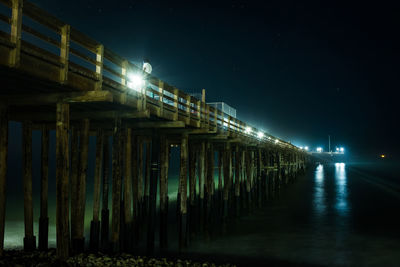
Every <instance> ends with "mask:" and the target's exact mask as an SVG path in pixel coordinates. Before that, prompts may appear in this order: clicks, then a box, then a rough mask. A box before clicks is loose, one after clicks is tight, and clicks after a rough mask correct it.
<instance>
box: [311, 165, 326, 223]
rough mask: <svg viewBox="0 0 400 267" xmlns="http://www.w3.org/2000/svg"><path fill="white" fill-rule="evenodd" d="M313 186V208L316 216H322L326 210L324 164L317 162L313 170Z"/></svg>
mask: <svg viewBox="0 0 400 267" xmlns="http://www.w3.org/2000/svg"><path fill="white" fill-rule="evenodd" d="M314 177H315V187H314V200H313V204H314V209H315V213H316V216H323V215H324V213H325V211H326V203H325V187H324V165H322V164H319V165H318V166H317V168H316V170H315V175H314Z"/></svg>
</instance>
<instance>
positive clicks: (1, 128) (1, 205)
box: [0, 106, 8, 257]
mask: <svg viewBox="0 0 400 267" xmlns="http://www.w3.org/2000/svg"><path fill="white" fill-rule="evenodd" d="M7 113H8V112H7V109H6V108H5V107H3V106H0V257H1V256H2V254H3V249H4V227H5V215H6V193H7V188H6V185H7V182H6V180H7V179H6V178H7V156H8V116H7V115H8V114H7Z"/></svg>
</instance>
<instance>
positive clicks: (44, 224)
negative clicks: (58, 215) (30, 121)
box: [39, 127, 49, 251]
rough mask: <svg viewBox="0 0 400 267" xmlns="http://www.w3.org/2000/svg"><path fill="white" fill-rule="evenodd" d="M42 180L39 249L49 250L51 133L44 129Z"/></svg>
mask: <svg viewBox="0 0 400 267" xmlns="http://www.w3.org/2000/svg"><path fill="white" fill-rule="evenodd" d="M41 145H42V149H41V170H40V172H41V180H40V217H39V249H40V250H42V251H43V250H47V249H48V235H49V217H48V208H47V207H48V180H49V131H48V130H47V129H46V128H45V127H43V129H42V144H41Z"/></svg>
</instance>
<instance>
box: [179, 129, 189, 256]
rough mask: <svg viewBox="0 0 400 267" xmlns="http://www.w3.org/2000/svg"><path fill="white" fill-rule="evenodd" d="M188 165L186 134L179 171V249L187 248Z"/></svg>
mask: <svg viewBox="0 0 400 267" xmlns="http://www.w3.org/2000/svg"><path fill="white" fill-rule="evenodd" d="M187 164H188V135H187V134H184V135H183V136H182V139H181V154H180V169H179V191H180V210H179V221H178V229H179V249H182V248H184V247H186V246H187V239H186V238H187V235H186V215H187V206H186V204H187Z"/></svg>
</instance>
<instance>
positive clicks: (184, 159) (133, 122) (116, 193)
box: [0, 0, 307, 258]
mask: <svg viewBox="0 0 400 267" xmlns="http://www.w3.org/2000/svg"><path fill="white" fill-rule="evenodd" d="M0 5H2V8H4V9H7V10H8V11H9V12H8V14H9V16H7V15H1V16H0V20H1V22H2V23H3V25H6V27H3V28H1V31H0V79H1V83H2V85H1V89H0V94H1V97H0V99H1V100H0V255H1V254H2V253H3V245H4V229H5V227H4V222H5V214H6V212H7V211H6V206H5V203H6V198H7V190H6V186H5V185H6V182H7V179H8V178H9V177H7V168H8V167H9V166H7V154H8V140H9V136H8V126H9V121H16V122H20V123H21V124H22V151H21V153H22V155H21V159H22V166H23V168H22V177H21V180H22V181H23V193H24V224H25V228H24V229H25V235H24V238H23V245H24V249H25V250H33V249H36V245H37V244H38V248H39V249H41V250H46V249H47V248H48V229H49V213H48V201H49V196H48V183H49V179H50V178H51V177H49V155H50V153H51V151H50V150H51V148H53V146H49V143H50V142H49V140H50V138H49V135H50V133H51V131H55V136H56V140H55V158H56V160H55V165H56V166H55V169H56V175H55V180H56V218H55V219H56V239H57V245H56V246H57V255H58V257H60V258H66V257H68V256H69V255H71V254H73V253H79V252H81V251H83V250H84V249H85V236H87V235H85V227H84V226H85V216H84V215H85V210H86V209H92V210H93V214H92V220H91V222H90V235H89V236H90V240H89V246H90V249H91V250H92V251H97V250H102V251H133V250H134V249H135V248H137V247H138V246H141V245H143V244H145V247H146V249H147V251H148V252H149V253H152V252H153V251H154V249H155V244H156V242H155V240H158V241H159V242H158V243H157V244H159V246H160V248H161V249H168V245H169V242H168V240H169V238H168V233H169V232H168V229H167V227H168V212H171V211H169V210H168V203H169V199H168V168H169V162H170V150H171V147H176V146H178V147H179V148H180V161H179V162H180V169H179V190H178V195H177V210H176V213H177V236H178V238H179V248H180V249H183V248H185V247H186V246H187V245H188V242H189V240H190V239H191V238H193V236H194V234H195V233H199V232H204V233H205V234H210V233H212V232H214V231H215V230H216V229H219V228H223V229H224V228H226V226H227V225H228V224H229V223H230V222H231V221H232V220H233V219H234V218H235V217H237V216H239V215H241V214H244V213H247V212H250V211H252V210H253V209H254V208H256V207H260V206H262V205H263V204H264V203H265V202H266V201H268V200H270V199H272V198H274V197H276V195H278V194H279V192H280V190H281V188H282V187H284V186H286V185H288V184H289V183H290V182H291V181H294V180H295V178H296V177H297V175H298V174H300V173H302V172H303V171H304V168H305V163H306V158H307V154H306V153H305V151H304V150H302V149H300V148H299V147H296V146H294V145H292V144H290V143H289V142H286V141H284V140H281V139H279V138H276V137H274V136H272V135H270V134H268V133H265V132H263V131H261V130H259V129H256V128H254V127H252V126H250V125H248V124H246V123H245V122H243V121H240V120H238V119H236V118H235V117H232V116H231V115H229V114H225V113H224V112H223V111H222V110H219V109H217V108H215V107H213V106H211V105H208V104H207V103H206V102H205V94H203V96H202V99H198V98H196V97H193V96H191V95H189V94H187V93H185V92H183V91H181V90H179V89H178V88H176V87H174V86H172V85H169V84H167V83H166V82H164V81H162V80H160V79H158V78H157V77H155V76H154V75H152V74H151V65H147V64H145V65H144V68H138V67H137V66H135V65H133V64H131V63H130V62H129V61H128V60H126V59H125V58H124V57H122V56H120V55H118V54H116V53H114V52H113V51H111V50H110V49H108V48H107V47H104V46H103V45H102V44H101V43H100V42H98V41H96V40H93V39H91V38H90V37H88V36H86V35H85V34H83V33H82V32H80V31H79V30H77V29H75V28H73V27H71V26H70V25H68V24H67V23H65V22H63V21H61V20H60V19H58V18H57V17H55V16H52V15H51V14H48V13H47V12H45V11H44V10H42V9H40V8H38V7H37V6H35V5H34V4H32V3H30V2H28V1H23V0H0ZM38 40H39V41H40V42H39V41H38ZM145 63H146V62H145ZM33 130H39V131H41V144H40V146H41V166H40V167H41V175H40V188H41V193H40V194H41V196H40V216H39V232H38V233H39V234H38V238H37V239H38V240H37V239H36V236H34V230H33V227H34V221H35V219H36V217H35V216H36V215H35V216H34V214H33V197H32V187H33V179H32V153H33V149H34V146H33V144H32V131H33ZM89 138H95V140H96V141H95V143H96V145H95V167H94V168H95V169H94V171H93V173H94V179H93V180H94V182H93V184H88V183H87V182H86V181H87V176H88V166H89V165H88V155H89V154H90V153H89V152H90V151H89V149H90V148H89ZM109 163H111V164H109ZM216 170H217V171H216ZM216 172H217V173H218V175H216V174H215V173H216ZM87 187H93V192H94V193H93V201H92V203H93V206H92V207H88V206H85V203H86V199H87V197H88V196H87V195H86V189H87ZM110 189H111V190H110ZM110 191H111V192H110ZM110 195H111V203H109V196H110ZM157 196H159V205H157V202H156V201H157ZM109 218H111V223H110V224H109ZM156 218H159V221H160V224H157V225H156ZM222 232H223V231H222ZM156 233H158V236H156ZM37 241H38V242H37Z"/></svg>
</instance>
